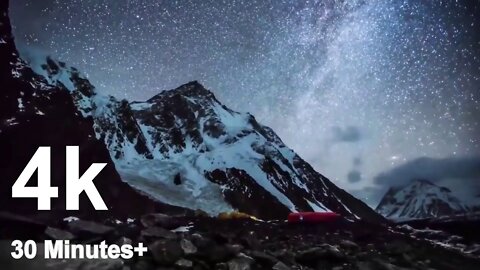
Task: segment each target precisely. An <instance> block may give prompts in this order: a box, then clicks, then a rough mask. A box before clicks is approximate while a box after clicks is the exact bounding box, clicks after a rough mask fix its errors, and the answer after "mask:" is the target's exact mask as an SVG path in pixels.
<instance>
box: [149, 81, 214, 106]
mask: <svg viewBox="0 0 480 270" xmlns="http://www.w3.org/2000/svg"><path fill="white" fill-rule="evenodd" d="M175 95H181V96H184V97H188V98H207V99H214V100H216V98H215V95H214V94H213V93H212V92H211V91H210V90H208V89H206V88H205V87H204V86H203V85H202V84H201V83H199V82H198V81H191V82H188V83H186V84H182V85H180V86H179V87H177V88H175V89H172V90H166V91H162V92H161V93H159V94H157V95H155V96H153V97H152V98H150V99H149V100H147V102H153V101H156V100H159V99H163V98H170V97H173V96H175Z"/></svg>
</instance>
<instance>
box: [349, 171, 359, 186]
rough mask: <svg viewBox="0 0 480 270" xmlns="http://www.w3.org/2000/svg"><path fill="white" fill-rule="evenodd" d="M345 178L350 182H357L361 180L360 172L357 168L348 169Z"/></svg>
mask: <svg viewBox="0 0 480 270" xmlns="http://www.w3.org/2000/svg"><path fill="white" fill-rule="evenodd" d="M347 180H348V182H350V183H358V182H360V181H361V180H362V174H361V173H360V172H359V171H357V170H353V171H350V172H349V173H348V174H347Z"/></svg>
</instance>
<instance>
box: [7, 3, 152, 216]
mask: <svg viewBox="0 0 480 270" xmlns="http://www.w3.org/2000/svg"><path fill="white" fill-rule="evenodd" d="M0 85H1V92H2V94H1V95H0V159H1V160H2V162H1V163H0V175H1V176H2V179H1V181H0V210H3V211H15V212H16V213H22V214H30V215H36V216H39V217H43V218H45V219H47V220H50V219H52V218H53V216H55V217H56V218H58V217H59V216H60V217H64V216H65V215H67V213H66V211H65V146H67V145H78V146H80V171H81V172H83V171H85V170H86V168H87V167H89V166H90V165H91V164H92V163H94V162H98V163H107V166H106V167H105V168H104V169H103V170H102V172H101V173H100V174H99V175H98V176H97V177H96V178H95V184H96V187H97V189H98V190H99V192H100V194H101V195H102V197H103V199H104V201H105V203H106V204H107V206H108V207H109V211H94V209H93V207H92V205H91V203H90V202H89V200H88V198H87V197H86V196H85V195H82V196H80V198H81V199H80V209H81V210H80V212H73V213H69V214H68V215H77V216H87V217H94V216H103V217H104V216H110V215H111V216H116V217H127V216H135V214H140V213H145V212H147V211H152V210H153V209H156V208H161V205H160V204H158V203H156V202H154V201H153V200H151V199H149V198H147V197H146V196H143V195H140V194H139V193H138V192H137V191H135V190H134V189H132V188H131V187H130V186H129V185H127V184H125V183H124V182H122V181H121V180H120V177H119V175H118V173H117V171H116V170H115V167H114V164H113V162H112V160H111V158H110V155H109V152H108V150H107V149H106V147H105V145H104V143H103V142H102V141H99V140H97V139H96V136H95V132H94V130H93V128H92V127H93V125H94V122H93V120H92V118H91V117H90V118H89V117H87V118H86V117H84V116H82V114H81V113H80V112H79V110H78V109H77V106H76V105H75V103H74V100H73V99H72V95H71V94H70V93H69V92H68V91H66V88H65V86H64V85H62V84H56V85H52V84H49V83H48V81H47V80H45V78H43V77H42V76H40V75H37V74H36V73H35V72H34V71H33V70H32V69H31V68H30V66H29V65H28V64H26V63H25V62H24V61H23V60H22V59H20V58H19V56H18V52H17V50H16V48H15V44H14V40H13V37H12V33H11V26H10V22H9V18H8V1H1V3H0ZM39 146H51V151H52V157H51V167H52V168H53V170H52V177H51V185H52V186H57V187H59V189H58V190H59V198H56V199H53V200H52V211H48V212H39V211H37V210H36V209H37V201H36V199H35V198H31V199H30V198H29V199H23V198H22V199H18V198H16V199H12V198H11V187H12V185H13V183H14V182H15V180H16V179H17V177H18V176H19V175H20V173H21V172H22V171H23V169H24V167H25V166H26V164H27V163H28V161H29V160H30V158H31V157H32V156H33V154H34V153H35V151H36V150H37V148H38V147H39ZM36 182H37V181H36V177H33V178H32V179H31V181H30V182H29V185H33V184H36Z"/></svg>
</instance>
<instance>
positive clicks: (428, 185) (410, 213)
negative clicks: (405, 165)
mask: <svg viewBox="0 0 480 270" xmlns="http://www.w3.org/2000/svg"><path fill="white" fill-rule="evenodd" d="M467 210H468V207H467V206H465V205H464V204H463V203H461V202H460V200H459V199H458V198H456V197H455V196H454V195H453V194H452V192H451V191H450V190H449V189H448V188H446V187H442V186H438V185H436V184H434V183H432V182H431V181H429V180H426V179H415V180H413V181H412V182H410V183H409V184H408V185H406V186H403V187H396V188H390V189H389V190H388V192H387V193H386V194H385V195H384V197H383V198H382V200H381V201H380V203H379V205H378V206H377V208H376V211H377V212H379V213H380V214H382V215H384V216H385V217H387V218H392V219H420V218H430V217H440V216H449V215H454V214H458V213H463V212H466V211H467Z"/></svg>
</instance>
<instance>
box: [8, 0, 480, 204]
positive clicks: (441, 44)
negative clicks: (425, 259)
mask: <svg viewBox="0 0 480 270" xmlns="http://www.w3.org/2000/svg"><path fill="white" fill-rule="evenodd" d="M10 2H11V19H12V22H13V25H14V34H15V37H16V41H17V46H18V47H19V49H20V51H21V53H22V55H23V56H24V58H26V59H28V58H31V57H36V56H38V55H46V54H50V55H52V56H53V57H54V58H56V59H59V60H62V61H65V62H67V63H68V64H69V65H72V66H75V67H77V68H79V69H80V70H81V71H82V72H83V73H84V74H86V75H87V77H88V78H89V79H90V80H91V82H92V83H93V84H94V85H95V86H96V87H97V88H98V91H100V92H102V93H106V94H111V95H114V96H117V97H119V98H127V99H129V100H132V101H133V100H145V99H147V98H149V97H151V96H153V95H155V94H156V93H158V92H160V91H162V90H164V89H171V88H175V87H177V86H179V85H181V84H183V83H186V82H188V81H191V80H198V81H200V82H201V83H202V84H204V85H205V86H206V87H207V88H209V89H211V90H212V91H213V92H214V93H215V94H216V95H217V97H218V98H219V100H220V101H222V102H223V103H224V104H225V105H227V106H228V107H230V108H232V109H234V110H237V111H248V112H251V113H252V114H253V115H255V116H256V118H257V119H258V120H259V121H260V122H261V123H263V124H265V125H268V126H270V127H272V128H273V129H274V130H275V131H276V132H277V133H278V134H279V136H280V137H281V138H282V139H283V140H284V142H285V143H286V144H287V145H288V146H290V147H291V148H293V149H294V150H295V151H296V152H297V153H299V154H300V155H301V156H302V157H303V158H304V159H306V160H307V161H308V162H310V163H311V164H312V165H313V166H314V167H315V168H316V169H317V170H318V171H319V172H321V173H322V174H324V175H326V176H327V177H329V178H331V179H332V180H334V181H335V183H337V184H338V185H339V186H341V187H343V188H346V189H347V190H349V191H350V192H353V193H354V194H355V195H356V196H358V197H359V198H361V199H363V200H365V201H366V202H367V203H369V204H370V205H372V206H375V204H376V203H377V201H378V198H379V196H381V195H382V193H383V192H384V190H385V188H386V187H388V186H389V185H392V184H398V183H400V182H405V181H410V180H411V178H412V177H431V178H434V179H429V180H431V181H436V182H440V183H442V184H445V185H447V186H450V187H453V189H458V190H461V189H462V188H461V187H465V183H467V182H468V183H470V184H474V185H480V184H479V183H480V4H479V2H478V1H476V0H471V1H465V0H464V1H420V0H416V1H414V0H407V1H403V2H402V1H398V0H378V1H377V0H371V1H369V0H365V1H316V0H309V1H297V0H270V1H266V0H258V1H253V0H236V1H234V0H223V1H220V0H201V1H200V0H199V1H182V0H179V1H170V0H168V1H167V0H163V1H162V0H140V1H134V0H83V1H81V0H56V1H54V0H42V1H38V0H11V1H10ZM455 164H457V165H458V164H462V166H455ZM438 168H443V169H444V170H438ZM445 168H450V169H449V170H447V169H445ZM427 172H428V173H427ZM432 172H435V173H432ZM392 175H393V176H395V177H390V176H392ZM468 190H473V189H468ZM478 195H480V188H479V189H478Z"/></svg>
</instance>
